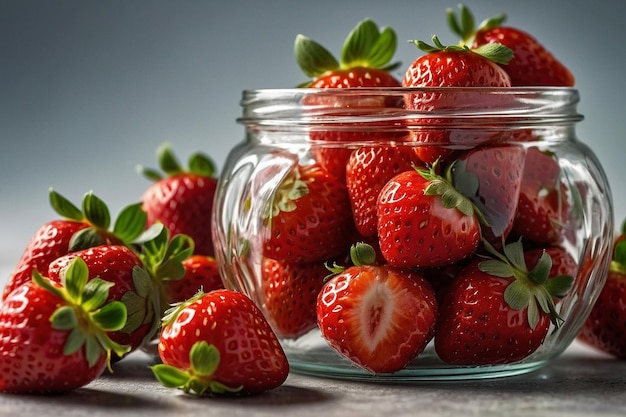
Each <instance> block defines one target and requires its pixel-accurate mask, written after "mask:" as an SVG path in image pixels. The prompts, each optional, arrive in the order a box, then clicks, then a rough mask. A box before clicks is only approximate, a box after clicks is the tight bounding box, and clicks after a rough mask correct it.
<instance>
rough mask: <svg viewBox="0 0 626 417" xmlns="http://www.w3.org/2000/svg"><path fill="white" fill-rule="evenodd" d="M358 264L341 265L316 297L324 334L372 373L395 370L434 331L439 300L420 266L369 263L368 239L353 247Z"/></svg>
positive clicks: (418, 350)
mask: <svg viewBox="0 0 626 417" xmlns="http://www.w3.org/2000/svg"><path fill="white" fill-rule="evenodd" d="M351 252H352V261H353V263H354V264H355V265H354V266H350V267H347V268H345V269H342V268H339V269H338V270H336V272H337V274H336V275H334V276H333V277H332V278H331V279H330V280H328V281H327V282H326V284H324V287H323V289H322V292H321V293H320V294H319V298H318V302H317V322H318V325H319V327H320V330H321V332H322V336H323V337H324V339H325V340H326V341H327V342H328V344H329V345H330V346H331V347H332V348H334V349H335V350H336V351H337V352H338V353H339V354H341V355H342V356H344V357H346V358H347V359H349V360H350V361H352V362H353V363H354V364H356V365H358V366H359V367H361V368H364V369H366V370H368V371H370V372H372V373H391V372H396V371H399V370H401V369H403V368H404V367H406V365H407V364H408V363H409V362H410V361H411V360H413V359H415V358H416V357H417V356H418V355H419V354H420V353H421V352H422V351H423V350H424V348H425V347H426V345H427V344H428V342H429V341H430V340H431V338H432V336H433V334H434V328H435V320H436V317H437V302H436V299H435V294H434V292H433V289H432V287H431V286H430V284H429V283H428V281H426V279H425V278H424V277H423V276H422V275H420V274H419V273H417V272H415V271H411V270H409V269H400V268H394V267H391V266H389V265H373V264H369V262H372V261H373V260H374V259H375V253H374V251H373V250H372V248H369V247H368V246H367V245H359V244H357V245H355V246H353V249H352V251H351Z"/></svg>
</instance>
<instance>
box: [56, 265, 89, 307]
mask: <svg viewBox="0 0 626 417" xmlns="http://www.w3.org/2000/svg"><path fill="white" fill-rule="evenodd" d="M88 279H89V268H87V264H86V263H85V261H84V260H83V259H82V258H80V257H76V258H74V260H72V262H71V263H70V264H69V265H68V267H67V268H66V269H65V270H64V271H63V272H62V275H61V282H62V284H63V285H64V286H65V289H66V291H67V293H68V294H69V296H70V297H71V298H72V299H73V300H76V301H77V302H80V301H81V300H82V296H83V290H84V289H85V285H86V284H87V280H88Z"/></svg>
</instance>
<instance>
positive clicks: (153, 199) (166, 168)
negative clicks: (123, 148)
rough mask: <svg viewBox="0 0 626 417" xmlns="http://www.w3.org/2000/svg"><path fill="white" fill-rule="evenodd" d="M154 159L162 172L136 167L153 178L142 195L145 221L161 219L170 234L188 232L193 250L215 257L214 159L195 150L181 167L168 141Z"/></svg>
mask: <svg viewBox="0 0 626 417" xmlns="http://www.w3.org/2000/svg"><path fill="white" fill-rule="evenodd" d="M157 159H158V161H159V166H160V168H161V170H162V171H163V173H160V172H158V171H157V170H153V169H147V168H143V167H139V168H138V170H139V171H140V172H141V173H142V174H144V175H145V176H146V177H147V178H148V179H151V180H153V181H154V182H153V184H152V185H151V186H150V187H148V189H146V190H145V192H144V193H143V195H142V196H141V201H142V203H143V206H142V208H143V210H145V212H146V213H147V215H148V218H147V224H148V225H152V224H154V223H156V222H160V223H162V224H163V225H164V226H165V227H166V228H167V229H168V230H169V231H170V233H171V234H172V235H176V234H181V233H182V234H185V235H188V236H190V237H191V238H192V239H193V240H194V242H195V251H196V253H198V254H202V255H209V256H214V248H213V237H212V224H211V222H212V220H211V216H212V210H213V198H214V196H215V191H216V188H217V178H215V177H214V174H215V165H214V163H213V161H212V160H211V159H210V158H209V157H208V156H207V155H205V154H203V153H200V152H198V153H195V154H193V155H192V156H191V157H190V158H189V164H188V167H187V168H184V167H183V166H182V165H181V164H180V163H179V162H178V160H177V159H176V157H175V155H174V153H173V152H172V149H171V147H170V146H169V144H163V145H161V146H160V147H159V148H158V150H157ZM163 174H165V175H163Z"/></svg>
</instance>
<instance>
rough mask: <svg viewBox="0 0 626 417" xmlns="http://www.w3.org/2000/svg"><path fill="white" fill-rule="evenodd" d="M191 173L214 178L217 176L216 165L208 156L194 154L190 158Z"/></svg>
mask: <svg viewBox="0 0 626 417" xmlns="http://www.w3.org/2000/svg"><path fill="white" fill-rule="evenodd" d="M189 171H190V172H192V173H194V174H197V175H202V176H203V177H208V178H212V177H213V176H214V175H215V164H214V163H213V161H212V160H211V158H209V157H208V156H207V155H204V154H202V153H199V152H198V153H194V154H193V155H191V157H190V158H189Z"/></svg>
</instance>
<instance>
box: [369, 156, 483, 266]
mask: <svg viewBox="0 0 626 417" xmlns="http://www.w3.org/2000/svg"><path fill="white" fill-rule="evenodd" d="M435 171H436V164H435V166H432V167H430V168H429V169H414V170H411V171H406V172H403V173H401V174H398V175H396V176H395V177H393V178H392V179H391V180H390V181H389V182H388V183H387V184H385V186H384V187H383V189H382V190H381V192H380V194H379V196H378V203H377V218H378V240H379V242H380V251H381V252H382V254H383V256H384V258H385V259H386V260H387V262H389V263H390V264H392V265H394V266H398V267H409V268H411V267H421V268H427V267H437V266H443V265H449V264H452V263H455V262H457V261H460V260H461V259H464V258H466V257H468V256H470V255H471V254H473V253H474V252H475V251H476V249H477V248H478V244H479V243H480V225H479V216H480V213H479V212H478V211H477V210H476V209H475V207H474V205H473V204H472V203H471V202H470V200H469V199H467V197H465V196H464V195H462V194H461V193H460V192H458V191H457V190H456V189H455V188H454V187H453V186H452V184H451V182H450V180H449V179H446V178H444V177H442V176H440V175H438V174H436V172H435Z"/></svg>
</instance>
